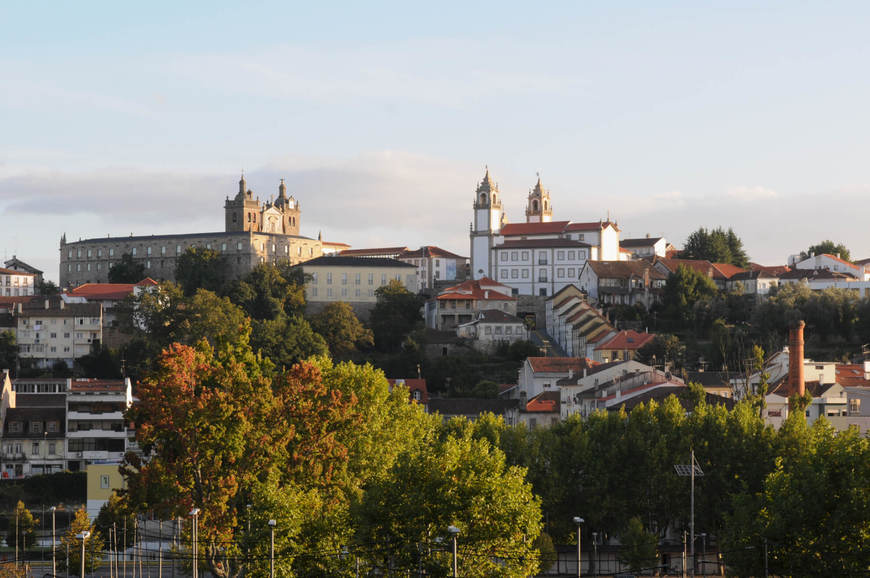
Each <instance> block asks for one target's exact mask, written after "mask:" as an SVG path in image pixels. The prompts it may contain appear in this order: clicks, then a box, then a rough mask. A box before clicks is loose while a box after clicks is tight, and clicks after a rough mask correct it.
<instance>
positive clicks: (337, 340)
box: [311, 302, 374, 357]
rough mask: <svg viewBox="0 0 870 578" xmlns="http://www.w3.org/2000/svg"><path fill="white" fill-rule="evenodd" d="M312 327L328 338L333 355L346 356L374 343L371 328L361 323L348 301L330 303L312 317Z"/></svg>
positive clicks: (327, 341)
mask: <svg viewBox="0 0 870 578" xmlns="http://www.w3.org/2000/svg"><path fill="white" fill-rule="evenodd" d="M311 327H312V329H314V331H316V332H317V333H319V334H320V335H321V336H322V337H323V338H324V339H325V340H326V343H327V345H329V351H330V353H332V356H333V357H345V356H347V355H348V354H349V353H352V352H354V351H356V350H357V349H358V348H367V347H371V346H372V345H373V344H374V337H373V335H372V332H371V330H370V329H367V328H366V327H364V326H363V324H362V323H360V321H359V319H358V318H357V316H356V315H355V314H354V312H353V308H351V306H350V305H348V304H347V303H342V302H338V303H329V304H328V305H326V307H324V308H323V311H321V312H320V313H318V314H316V315H313V316H312V317H311Z"/></svg>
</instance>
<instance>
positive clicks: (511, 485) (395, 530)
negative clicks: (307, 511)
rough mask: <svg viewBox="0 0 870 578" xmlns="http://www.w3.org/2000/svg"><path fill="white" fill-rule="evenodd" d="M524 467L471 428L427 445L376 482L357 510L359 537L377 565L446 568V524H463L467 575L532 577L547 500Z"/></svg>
mask: <svg viewBox="0 0 870 578" xmlns="http://www.w3.org/2000/svg"><path fill="white" fill-rule="evenodd" d="M524 478H525V470H524V469H523V468H518V467H515V466H508V465H507V464H506V463H505V457H504V454H503V453H502V452H501V450H499V449H498V448H496V447H494V446H492V445H491V444H490V443H489V441H487V440H486V439H475V438H474V437H473V436H471V435H470V431H469V432H466V433H465V435H462V436H452V435H451V436H448V437H447V438H446V439H444V440H441V441H434V442H433V443H431V444H421V445H420V446H418V447H416V448H414V449H412V450H411V451H410V452H408V453H407V454H405V455H403V456H401V457H400V459H399V460H397V461H396V463H395V465H394V466H393V468H392V470H391V471H390V472H389V473H388V475H387V476H386V477H385V478H379V479H375V480H373V481H372V483H371V484H370V486H369V487H368V489H367V491H366V492H365V495H364V496H363V498H362V501H361V503H360V505H359V507H358V508H356V509H355V520H356V524H355V525H356V527H357V528H358V529H359V530H358V532H359V535H358V540H359V541H360V542H362V543H366V544H372V545H375V546H374V547H373V548H372V547H370V551H371V552H372V556H373V558H374V560H373V564H374V565H375V566H376V567H377V568H381V569H382V570H386V569H387V568H392V569H393V570H399V571H401V572H407V571H416V570H417V568H418V567H420V566H422V567H423V568H425V569H426V571H427V572H430V573H433V574H436V575H445V574H446V571H447V569H448V568H449V567H450V561H449V559H448V556H446V555H445V553H444V552H443V548H438V543H439V540H442V542H441V543H442V544H444V543H446V542H447V541H448V534H447V527H448V526H451V525H453V526H456V527H457V528H459V536H458V555H459V567H460V574H461V575H462V576H494V575H498V576H529V575H533V574H534V573H535V572H536V571H537V569H538V566H539V558H538V556H539V550H538V549H537V548H536V547H535V546H534V542H535V540H536V538H537V537H538V534H539V533H540V531H541V510H540V502H539V500H538V498H537V497H535V496H534V494H533V493H532V489H531V486H530V484H528V483H527V482H526V481H525V479H524Z"/></svg>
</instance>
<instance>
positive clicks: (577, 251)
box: [470, 168, 628, 297]
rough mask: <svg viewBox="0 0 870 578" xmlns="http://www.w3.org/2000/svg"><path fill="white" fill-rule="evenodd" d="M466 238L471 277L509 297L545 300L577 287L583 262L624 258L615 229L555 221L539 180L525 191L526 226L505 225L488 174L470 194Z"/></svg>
mask: <svg viewBox="0 0 870 578" xmlns="http://www.w3.org/2000/svg"><path fill="white" fill-rule="evenodd" d="M470 237H471V272H472V277H473V278H474V279H480V278H482V277H489V278H491V279H493V280H495V281H498V282H499V283H502V284H504V285H507V286H508V287H510V288H511V290H512V291H513V294H514V295H537V296H541V297H549V296H552V295H554V294H555V293H557V292H559V291H560V290H561V289H562V288H564V287H566V286H567V285H570V284H572V283H574V284H576V283H577V281H578V279H579V277H580V270H581V269H582V268H583V265H584V264H585V263H586V261H587V260H593V261H619V260H624V259H627V258H628V256H627V255H624V254H623V253H622V252H621V251H620V249H619V228H618V227H617V225H616V223H613V222H611V221H610V220H609V219H608V220H607V221H597V222H591V223H574V222H571V221H554V220H553V205H552V203H551V202H550V192H549V191H548V190H546V189H544V186H543V184H542V183H541V178H540V176H539V177H538V182H537V183H536V184H535V187H534V188H533V189H531V190H530V191H529V195H528V202H527V204H526V222H525V223H508V222H507V217H506V216H505V214H504V212H503V210H502V203H501V199H500V198H499V190H498V185H497V184H496V183H495V182H494V181H493V180H492V177H490V174H489V169H488V168H487V170H486V174H485V175H484V177H483V180H482V181H481V182H480V184H479V185H478V187H477V191H476V193H475V199H474V222H473V223H472V224H471V231H470Z"/></svg>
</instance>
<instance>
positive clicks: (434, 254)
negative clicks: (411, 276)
mask: <svg viewBox="0 0 870 578" xmlns="http://www.w3.org/2000/svg"><path fill="white" fill-rule="evenodd" d="M396 258H397V259H398V260H399V261H404V262H405V263H410V264H411V265H414V266H415V267H416V268H417V291H422V290H423V289H430V288H433V287H435V283H436V282H438V281H456V280H461V279H465V264H466V263H468V257H463V256H461V255H457V254H456V253H451V252H450V251H447V250H445V249H442V248H441V247H436V246H434V245H424V246H422V247H420V248H419V249H415V250H413V251H411V250H406V251H403V252H402V253H400V254H399V256H398V257H396Z"/></svg>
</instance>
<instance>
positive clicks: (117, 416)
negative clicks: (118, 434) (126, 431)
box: [67, 411, 124, 422]
mask: <svg viewBox="0 0 870 578" xmlns="http://www.w3.org/2000/svg"><path fill="white" fill-rule="evenodd" d="M67 419H68V420H69V421H76V420H79V421H120V422H123V421H124V413H123V412H121V411H109V412H97V413H91V412H85V411H70V412H69V413H67Z"/></svg>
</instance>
